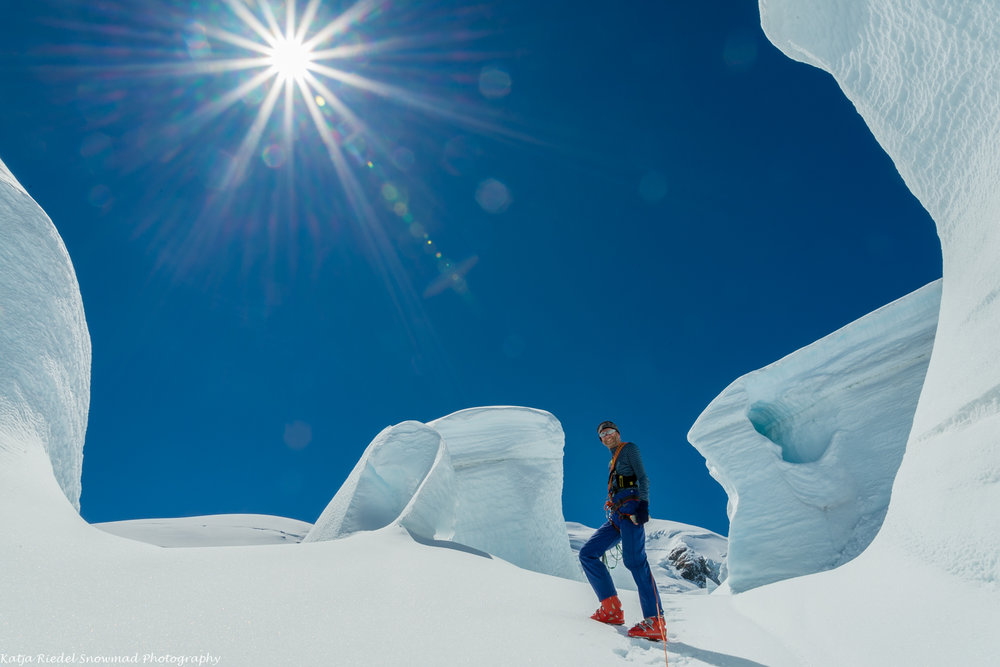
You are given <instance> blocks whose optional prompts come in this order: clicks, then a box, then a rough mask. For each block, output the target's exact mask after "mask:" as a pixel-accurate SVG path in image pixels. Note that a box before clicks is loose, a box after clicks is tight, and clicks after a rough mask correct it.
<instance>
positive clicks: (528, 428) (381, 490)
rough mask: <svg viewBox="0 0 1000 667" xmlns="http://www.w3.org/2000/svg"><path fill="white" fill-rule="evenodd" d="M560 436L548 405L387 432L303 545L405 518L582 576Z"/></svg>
mask: <svg viewBox="0 0 1000 667" xmlns="http://www.w3.org/2000/svg"><path fill="white" fill-rule="evenodd" d="M563 443H564V436H563V431H562V427H561V426H560V424H559V421H558V420H557V419H556V418H555V417H554V416H552V415H551V414H549V413H547V412H544V411H542V410H534V409H531V408H520V407H483V408H469V409H467V410H461V411H459V412H456V413H453V414H451V415H448V416H446V417H442V418H440V419H436V420H434V421H432V422H429V423H428V424H422V423H420V422H416V421H406V422H403V423H401V424H397V425H395V426H390V427H388V428H386V429H384V430H383V431H382V432H381V433H379V434H378V436H376V438H375V439H374V440H373V441H372V443H371V444H370V445H369V446H368V448H367V449H366V450H365V452H364V454H363V455H362V456H361V459H360V460H359V461H358V463H357V464H356V465H355V467H354V469H353V470H352V471H351V473H350V475H348V477H347V480H346V481H345V482H344V484H343V485H342V486H341V487H340V489H339V490H338V491H337V493H336V495H335V496H334V497H333V500H331V501H330V503H329V505H327V507H326V509H325V510H324V511H323V513H322V515H321V516H320V517H319V519H318V520H317V521H316V524H315V525H314V526H313V529H312V530H311V531H310V532H309V534H308V535H307V536H306V539H305V540H304V541H306V542H315V541H322V540H331V539H337V538H339V537H345V536H347V535H350V534H352V533H356V532H358V531H366V530H378V529H380V528H383V527H385V526H388V525H390V524H394V523H395V524H399V525H401V526H403V527H404V528H406V529H407V530H408V531H410V533H411V534H413V535H414V536H416V537H418V538H423V539H427V540H447V541H451V542H454V543H457V544H462V545H465V546H468V547H472V548H474V549H478V550H481V551H485V552H487V553H489V554H493V555H495V556H498V557H500V558H503V559H504V560H507V561H509V562H511V563H513V564H515V565H518V566H520V567H523V568H526V569H529V570H534V571H536V572H543V573H545V574H552V575H556V576H560V577H566V578H573V579H577V578H579V576H580V575H579V567H578V565H577V563H576V559H575V558H574V557H573V553H572V550H571V549H570V544H569V538H568V536H567V534H566V527H565V523H564V519H563V515H562V456H563Z"/></svg>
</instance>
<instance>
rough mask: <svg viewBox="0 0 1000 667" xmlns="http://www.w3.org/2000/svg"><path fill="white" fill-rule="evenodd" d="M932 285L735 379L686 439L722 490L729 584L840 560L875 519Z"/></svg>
mask: <svg viewBox="0 0 1000 667" xmlns="http://www.w3.org/2000/svg"><path fill="white" fill-rule="evenodd" d="M940 298H941V283H940V281H937V282H934V283H931V284H930V285H927V286H925V287H923V288H921V289H919V290H917V291H916V292H914V293H912V294H910V295H908V296H906V297H903V298H902V299H899V300H898V301H895V302H893V303H891V304H889V305H888V306H885V307H883V308H881V309H879V310H877V311H875V312H874V313H871V314H869V315H866V316H865V317H863V318H861V319H859V320H857V321H856V322H853V323H852V324H849V325H847V326H846V327H844V328H842V329H840V330H839V331H836V332H834V333H832V334H830V335H829V336H827V337H825V338H823V339H821V340H819V341H817V342H815V343H813V344H812V345H809V346H808V347H805V348H803V349H801V350H799V351H797V352H794V353H792V354H790V355H788V356H787V357H785V358H784V359H781V360H780V361H777V362H775V363H773V364H771V365H770V366H767V367H766V368H762V369H760V370H757V371H754V372H752V373H748V374H747V375H744V376H743V377H741V378H739V379H738V380H736V381H735V382H733V383H732V384H731V385H729V387H728V388H726V390H725V391H724V392H722V394H720V395H719V397H718V398H716V399H715V400H714V401H712V403H711V404H710V405H709V406H708V407H707V408H706V409H705V411H704V412H703V413H702V414H701V416H700V417H699V418H698V420H697V421H696V422H695V424H694V426H693V427H692V428H691V431H690V433H689V434H688V439H689V440H690V442H691V444H693V445H694V446H695V447H696V448H697V449H698V451H699V452H701V454H702V455H703V456H704V457H705V460H706V462H707V464H708V468H709V471H710V472H711V474H712V476H713V477H715V478H716V479H717V480H718V481H719V482H720V483H721V484H722V486H723V487H724V488H725V489H726V492H727V493H728V494H729V507H728V511H729V520H730V527H729V560H728V563H727V568H728V581H729V586H730V588H731V589H732V590H733V591H736V592H739V591H744V590H747V589H748V588H753V587H755V586H760V585H762V584H767V583H770V582H773V581H779V580H781V579H787V578H790V577H796V576H799V575H803V574H810V573H812V572H819V571H822V570H828V569H831V568H834V567H837V566H839V565H842V564H843V563H845V562H847V561H849V560H851V559H852V558H854V557H855V556H857V555H858V554H859V553H861V552H862V551H863V550H864V548H865V547H867V546H868V544H869V543H871V541H872V539H873V538H874V537H875V535H876V533H877V532H878V530H879V527H880V526H881V525H882V520H883V519H884V517H885V512H886V508H887V507H888V505H889V497H890V495H891V491H892V482H893V478H894V477H895V475H896V471H897V469H898V468H899V463H900V461H901V460H902V458H903V451H904V450H905V447H906V438H907V436H908V435H909V433H910V425H911V424H912V420H913V412H914V410H916V407H917V399H918V397H919V395H920V387H921V385H922V384H923V381H924V376H925V374H926V372H927V364H928V361H929V360H930V354H931V347H932V345H933V343H934V330H935V326H936V324H937V312H938V305H939V303H940Z"/></svg>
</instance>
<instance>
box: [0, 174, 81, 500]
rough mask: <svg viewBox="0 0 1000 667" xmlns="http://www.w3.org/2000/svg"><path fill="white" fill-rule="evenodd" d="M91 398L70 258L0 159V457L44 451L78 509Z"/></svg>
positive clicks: (2, 461)
mask: <svg viewBox="0 0 1000 667" xmlns="http://www.w3.org/2000/svg"><path fill="white" fill-rule="evenodd" d="M89 405H90V334H89V333H88V331H87V323H86V320H85V319H84V314H83V302H82V300H81V298H80V287H79V285H78V284H77V281H76V274H75V273H74V271H73V265H72V263H71V262H70V259H69V255H68V254H67V253H66V247H65V246H64V245H63V242H62V239H61V238H60V237H59V234H58V233H57V232H56V229H55V227H53V225H52V221H51V220H49V217H48V216H47V215H45V212H44V211H42V209H41V208H40V207H39V206H38V204H36V203H35V201H34V200H33V199H32V198H31V197H30V196H28V193H27V192H25V191H24V188H22V187H21V186H20V184H19V183H18V182H17V180H16V179H15V178H14V177H13V175H11V173H10V171H9V170H8V169H7V167H6V165H4V164H3V163H2V162H0V465H3V466H16V465H19V460H20V459H21V458H22V457H23V456H24V455H25V454H26V452H27V451H28V449H39V450H42V451H44V452H46V453H47V455H48V458H49V459H50V461H51V465H52V468H53V471H54V473H55V476H56V479H57V480H58V481H59V485H60V486H61V487H62V490H63V493H65V495H66V497H67V498H68V499H69V501H70V502H71V503H72V504H73V506H74V507H76V508H77V509H78V510H79V507H80V476H81V474H82V471H83V438H84V434H85V432H86V430H87V410H88V408H89Z"/></svg>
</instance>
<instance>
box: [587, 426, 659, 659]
mask: <svg viewBox="0 0 1000 667" xmlns="http://www.w3.org/2000/svg"><path fill="white" fill-rule="evenodd" d="M597 435H598V437H599V438H600V439H601V442H602V443H603V444H604V446H605V447H607V448H608V451H610V452H611V453H612V457H611V463H610V465H609V466H608V469H609V474H608V502H607V503H605V509H606V510H607V514H608V520H607V521H606V522H605V523H604V525H603V526H601V527H600V528H598V529H597V532H595V533H594V534H593V535H592V536H591V538H590V539H589V540H587V543H586V544H584V545H583V548H582V549H580V563H581V564H582V565H583V571H584V573H585V574H586V575H587V579H588V580H589V581H590V585H591V586H592V587H593V589H594V592H595V593H596V594H597V599H598V600H600V601H601V607H600V609H598V610H597V611H596V612H594V614H593V615H592V616H591V618H592V619H594V620H595V621H600V622H601V623H608V624H610V625H622V624H624V623H625V615H624V613H623V612H622V603H621V600H619V599H618V593H617V591H616V590H615V584H614V582H613V581H611V573H610V572H608V568H607V567H606V566H605V565H604V563H603V562H602V561H601V556H603V555H604V552H605V551H607V550H608V549H610V548H612V547H613V546H615V545H616V544H618V542H619V541H620V542H621V544H622V561H624V563H625V567H627V568H628V569H629V571H630V572H631V573H632V578H633V579H635V585H636V588H638V589H639V604H640V605H641V606H642V615H643V616H644V617H645V618H644V619H643V620H642V621H640V622H639V623H638V624H636V625H635V626H634V627H633V628H632V629H631V630H629V631H628V636H629V637H644V638H646V639H652V640H660V639H664V640H665V639H666V636H667V632H666V626H665V625H664V622H663V615H662V614H661V613H660V610H661V609H662V606H661V605H660V594H659V591H657V590H656V582H655V581H653V572H652V570H650V568H649V561H648V560H647V559H646V530H645V528H643V524H644V523H646V522H647V521H649V479H648V478H647V477H646V469H645V468H644V467H643V465H642V457H641V456H640V455H639V448H638V447H637V446H636V444H635V443H633V442H622V440H621V434H620V432H619V430H618V427H617V426H616V425H615V423H614V422H610V421H604V422H601V425H600V426H598V427H597Z"/></svg>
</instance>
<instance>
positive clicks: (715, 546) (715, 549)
mask: <svg viewBox="0 0 1000 667" xmlns="http://www.w3.org/2000/svg"><path fill="white" fill-rule="evenodd" d="M645 528H646V559H647V560H648V561H649V566H650V568H651V569H652V571H653V578H654V579H655V580H656V587H657V588H659V589H660V592H661V593H663V594H664V595H668V594H673V593H705V592H709V591H711V590H713V589H715V588H716V587H717V586H718V585H719V584H720V583H721V581H722V570H723V566H724V564H725V562H726V548H727V540H726V538H725V537H723V536H722V535H719V534H718V533H714V532H712V531H710V530H708V529H707V528H699V527H698V526H691V525H688V524H686V523H679V522H677V521H667V520H665V519H652V518H651V519H650V520H649V522H648V523H647V524H646V526H645ZM566 531H567V532H568V533H569V543H570V546H571V547H572V549H573V553H574V554H575V555H576V556H577V558H579V556H580V549H581V548H583V545H584V544H586V543H587V540H589V539H590V536H591V535H593V534H594V532H595V531H596V529H595V528H591V527H589V526H585V525H583V524H582V523H576V522H573V521H570V522H567V523H566ZM616 559H617V556H616V555H615V552H614V551H611V552H609V561H608V564H609V565H610V566H613V567H611V579H612V580H613V581H614V582H615V587H616V588H618V590H628V591H634V590H636V585H635V580H634V579H633V578H632V573H631V572H629V570H628V568H626V567H625V564H624V563H621V562H620V561H618V560H616Z"/></svg>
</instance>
